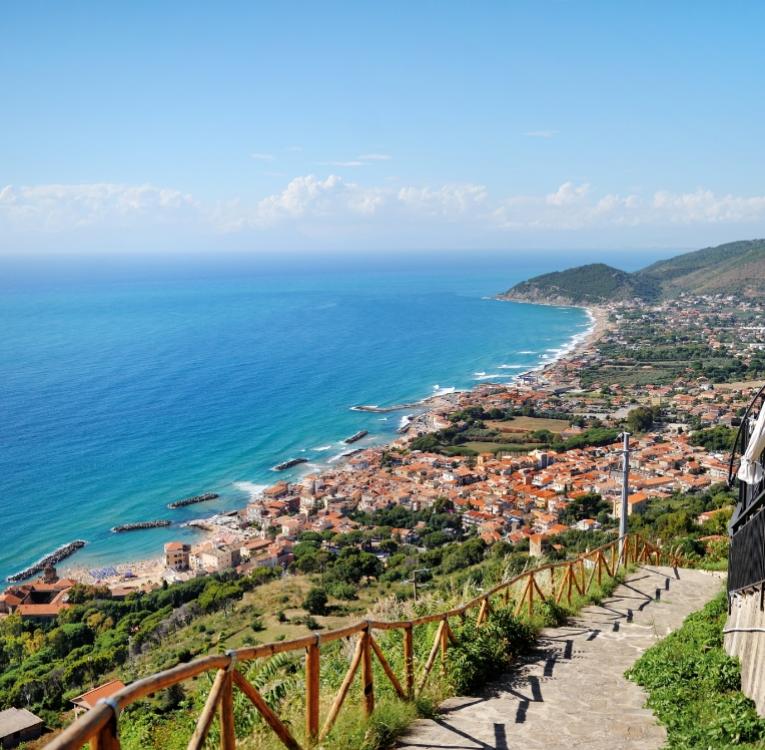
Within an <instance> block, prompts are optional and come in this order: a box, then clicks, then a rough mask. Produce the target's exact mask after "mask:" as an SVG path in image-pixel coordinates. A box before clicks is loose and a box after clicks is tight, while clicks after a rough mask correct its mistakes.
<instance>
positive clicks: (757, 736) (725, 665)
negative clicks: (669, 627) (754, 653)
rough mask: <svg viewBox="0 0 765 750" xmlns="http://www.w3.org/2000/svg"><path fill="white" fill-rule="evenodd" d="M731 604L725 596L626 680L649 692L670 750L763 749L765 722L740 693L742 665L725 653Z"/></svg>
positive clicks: (647, 656) (660, 646)
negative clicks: (740, 666) (690, 749)
mask: <svg viewBox="0 0 765 750" xmlns="http://www.w3.org/2000/svg"><path fill="white" fill-rule="evenodd" d="M726 618H727V600H726V597H725V594H720V595H719V596H718V597H716V598H715V599H713V600H712V601H711V602H710V603H709V604H707V605H706V607H704V608H703V609H702V610H701V611H699V612H695V613H693V614H692V615H690V616H689V617H687V618H686V620H685V622H684V623H683V626H682V627H681V628H679V629H678V630H676V631H675V632H674V633H672V634H670V635H669V636H667V637H666V638H665V639H664V640H662V641H660V642H659V643H657V644H656V645H655V646H653V647H652V648H650V649H649V650H648V651H646V652H645V653H644V654H643V656H641V657H640V659H638V661H637V662H636V663H635V665H634V666H633V667H632V669H630V670H629V671H628V672H627V676H628V677H629V678H630V679H632V680H634V681H635V682H637V683H638V684H639V685H642V686H643V687H644V688H645V689H646V690H647V691H648V705H649V706H650V707H651V708H652V709H653V710H654V712H655V713H656V715H657V717H658V718H659V720H660V721H661V722H662V723H663V724H665V725H666V727H667V735H668V741H669V745H668V746H669V747H670V748H676V749H677V750H681V749H682V750H685V748H695V747H698V748H705V749H706V750H722V749H723V748H729V747H732V746H735V747H742V746H744V747H746V746H749V744H748V743H755V745H754V746H756V747H761V746H762V745H761V743H762V742H763V740H765V719H762V718H760V717H759V716H758V715H757V712H756V710H755V706H754V703H753V702H752V701H751V700H749V699H748V698H747V697H746V696H745V695H743V694H742V693H741V691H740V687H741V676H740V671H739V665H738V662H737V661H736V660H735V659H732V658H730V657H729V656H728V655H727V654H726V653H725V651H723V647H722V646H723V637H722V629H723V626H724V624H725V620H726Z"/></svg>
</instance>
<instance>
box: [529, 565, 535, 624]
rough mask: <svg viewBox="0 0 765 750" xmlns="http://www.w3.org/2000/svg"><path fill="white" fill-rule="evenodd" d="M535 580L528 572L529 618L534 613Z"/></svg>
mask: <svg viewBox="0 0 765 750" xmlns="http://www.w3.org/2000/svg"><path fill="white" fill-rule="evenodd" d="M535 585H536V581H535V580H534V574H533V573H529V618H531V617H532V615H533V614H534V586H535Z"/></svg>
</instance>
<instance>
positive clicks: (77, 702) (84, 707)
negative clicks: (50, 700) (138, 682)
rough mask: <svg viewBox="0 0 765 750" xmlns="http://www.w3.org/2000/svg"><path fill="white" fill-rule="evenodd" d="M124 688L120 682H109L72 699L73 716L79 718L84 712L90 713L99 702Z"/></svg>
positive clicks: (123, 684)
mask: <svg viewBox="0 0 765 750" xmlns="http://www.w3.org/2000/svg"><path fill="white" fill-rule="evenodd" d="M124 687H125V683H124V682H122V680H110V681H109V682H105V683H104V684H103V685H99V686H98V687H97V688H93V689H92V690H88V692H87V693H83V694H82V695H78V696H77V697H76V698H72V700H71V703H72V705H73V706H74V715H75V716H79V715H80V714H81V713H84V712H85V711H90V709H91V708H94V707H95V706H96V704H97V703H98V702H99V701H100V700H103V699H105V698H111V697H112V696H113V695H114V694H115V693H118V692H119V691H120V690H122V688H124Z"/></svg>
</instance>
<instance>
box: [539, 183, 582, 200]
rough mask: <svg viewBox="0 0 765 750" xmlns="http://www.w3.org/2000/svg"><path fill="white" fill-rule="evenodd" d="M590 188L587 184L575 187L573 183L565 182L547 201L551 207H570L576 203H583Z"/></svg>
mask: <svg viewBox="0 0 765 750" xmlns="http://www.w3.org/2000/svg"><path fill="white" fill-rule="evenodd" d="M589 189H590V186H589V185H588V184H587V183H584V184H582V185H574V183H573V182H564V183H563V184H562V185H561V186H560V187H559V188H558V189H557V190H556V191H555V192H554V193H550V194H549V195H548V196H547V197H546V198H545V200H546V201H547V203H549V204H550V205H551V206H570V205H572V204H574V203H581V202H582V201H583V200H584V199H585V197H586V195H587V193H588V192H589Z"/></svg>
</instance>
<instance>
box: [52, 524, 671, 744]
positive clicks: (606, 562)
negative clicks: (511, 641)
mask: <svg viewBox="0 0 765 750" xmlns="http://www.w3.org/2000/svg"><path fill="white" fill-rule="evenodd" d="M662 561H665V562H668V563H669V564H670V565H672V566H673V567H677V565H678V564H679V560H678V558H677V557H676V556H675V555H673V554H672V553H667V552H666V551H662V550H661V549H659V548H658V547H656V546H654V545H652V544H650V543H649V542H647V541H645V540H644V539H642V538H641V537H639V536H636V535H627V536H626V537H624V538H623V539H622V540H617V539H615V540H614V541H612V542H610V543H609V544H606V545H604V546H602V547H599V548H597V549H595V550H592V551H590V552H587V553H585V554H583V555H581V556H580V557H578V558H576V559H574V560H565V561H560V562H554V563H549V564H547V565H543V566H541V567H539V568H534V569H533V570H527V571H524V572H523V573H521V574H520V575H517V576H515V577H514V578H511V579H510V580H508V581H504V582H502V583H500V584H498V585H496V586H494V587H493V588H492V589H490V590H489V591H486V592H484V593H482V594H481V595H480V596H477V597H475V598H474V599H471V600H470V601H469V602H467V603H465V604H463V605H461V606H459V607H455V608H454V609H450V610H449V611H447V612H441V613H438V614H431V615H425V616H422V617H418V618H415V619H412V620H403V621H398V622H383V621H376V620H366V621H363V622H358V623H355V624H353V625H348V626H347V627H344V628H340V629H338V630H332V631H329V632H326V633H321V634H312V635H307V636H305V637H302V638H296V639H294V640H290V641H280V642H275V643H268V644H265V645H260V646H253V647H245V648H240V649H236V650H232V651H228V652H227V653H226V654H220V655H212V656H206V657H204V658H201V659H197V660H196V661H193V662H190V663H187V664H179V665H178V666H176V667H173V668H172V669H168V670H166V671H164V672H159V673H158V674H154V675H151V676H150V677H145V678H143V679H141V680H137V681H136V682H133V683H131V684H130V685H127V686H126V687H125V688H123V689H122V690H120V691H119V692H118V693H116V694H115V695H114V696H113V697H112V698H110V699H108V700H106V701H102V702H100V703H99V704H98V705H96V706H95V707H94V708H93V709H91V710H90V711H88V712H87V713H86V714H84V715H83V716H81V717H80V718H79V719H77V720H76V721H75V722H74V723H73V724H71V725H70V726H69V727H68V728H67V729H65V730H64V731H63V732H62V733H61V734H60V735H58V736H57V737H56V738H55V739H53V740H52V741H51V742H50V743H48V744H47V745H46V750H79V749H80V748H81V747H82V746H83V745H84V744H86V743H88V742H89V743H90V748H91V750H119V747H120V742H119V736H118V731H117V724H118V720H119V715H120V713H121V712H122V710H123V709H124V708H125V707H126V706H129V705H130V704H132V703H134V702H135V701H138V700H140V699H142V698H146V697H148V696H151V695H153V694H154V693H157V692H159V691H160V690H164V689H166V688H168V687H170V686H172V685H177V684H180V683H182V682H184V681H185V680H189V679H191V678H193V677H196V676H198V675H201V674H204V673H214V674H215V677H214V680H213V683H212V688H211V689H210V693H209V695H208V698H207V701H206V703H205V705H204V708H203V709H202V712H201V713H200V715H199V718H198V720H197V723H196V727H195V729H194V732H193V734H192V736H191V739H190V740H189V743H188V748H189V750H198V749H199V748H202V747H203V746H204V744H205V741H206V739H207V736H208V733H209V731H210V728H211V726H212V723H213V721H214V719H215V717H216V715H217V716H218V717H219V734H220V747H221V750H233V748H235V747H236V734H235V726H234V709H233V694H234V688H237V689H238V690H240V691H241V692H242V693H243V694H244V695H245V696H247V698H248V699H249V700H250V701H251V702H252V704H253V705H254V706H255V708H256V709H257V711H258V712H259V713H260V715H261V716H262V717H263V720H264V721H265V723H266V724H267V725H268V726H269V727H270V728H271V730H272V731H273V732H274V733H275V734H276V736H277V737H278V738H279V740H281V742H282V744H284V746H285V747H287V748H289V749H290V750H301V745H300V743H299V742H298V741H297V740H296V739H295V737H294V736H293V733H292V732H291V730H290V727H289V726H288V725H287V723H285V722H284V721H282V719H280V718H279V716H277V714H276V713H275V712H274V711H273V709H272V708H271V707H270V706H269V705H268V703H267V702H266V700H265V699H264V697H263V696H262V695H261V693H260V692H259V691H258V690H257V689H256V688H255V687H254V686H253V685H252V684H251V682H249V681H248V680H247V678H246V677H245V676H244V675H243V674H242V673H241V671H239V670H238V669H237V666H238V665H240V664H243V663H246V662H249V661H252V660H254V659H264V658H268V657H271V656H274V655H275V654H280V653H285V652H292V651H301V650H302V651H305V696H306V698H305V737H306V740H305V746H306V747H311V746H313V745H315V744H316V743H317V742H319V741H321V740H323V739H324V738H325V737H326V736H327V735H328V734H329V732H330V731H331V730H332V727H333V726H334V724H335V721H336V719H337V717H338V715H339V713H340V711H341V709H342V707H343V703H344V702H345V699H346V697H347V696H348V693H349V690H350V687H351V684H352V682H353V679H354V677H355V676H356V673H357V672H358V670H359V669H360V670H361V685H362V705H363V711H364V713H365V714H366V715H367V716H369V715H371V714H372V712H373V711H374V707H375V689H374V673H373V668H372V666H373V659H377V660H378V662H379V663H380V666H381V667H382V670H383V672H384V674H385V675H386V676H387V678H388V680H390V683H391V684H392V686H393V689H394V690H395V693H396V694H397V695H398V697H399V698H400V699H401V700H411V699H412V698H414V697H415V695H417V694H419V693H420V692H421V691H422V690H423V689H424V688H425V686H426V684H427V681H428V677H429V676H430V674H431V671H432V669H433V666H434V664H435V662H436V660H437V659H438V657H439V654H440V658H441V662H442V664H443V665H445V664H446V660H447V658H448V649H449V646H450V645H451V644H453V643H455V642H456V639H455V634H454V632H453V631H452V628H451V627H450V625H449V621H450V620H453V619H454V618H456V617H459V618H461V619H462V620H464V619H465V618H466V617H467V616H468V614H469V613H470V612H472V611H473V610H476V609H477V610H478V613H477V615H476V624H477V625H481V624H482V623H483V622H484V621H486V619H487V618H488V616H489V614H490V613H491V611H492V608H493V607H494V606H496V601H495V600H496V599H497V598H500V601H501V602H502V603H503V604H504V606H511V599H514V597H513V596H512V593H513V590H514V589H520V591H521V592H522V593H521V594H520V596H519V597H518V598H517V599H514V601H515V610H514V611H515V614H516V616H517V615H520V614H521V613H524V614H526V615H528V616H529V617H531V616H533V614H534V606H535V603H536V602H544V601H554V602H556V603H560V602H562V601H563V599H564V598H565V599H566V601H567V602H568V603H570V602H571V600H572V597H575V596H576V594H579V595H580V596H586V595H587V594H588V592H590V589H591V588H592V586H593V583H594V582H597V584H600V583H601V582H602V580H603V577H604V575H605V576H608V577H610V578H613V577H615V576H616V575H617V573H618V571H619V570H620V569H621V568H624V567H625V566H628V565H631V564H636V563H642V562H647V563H653V564H659V563H660V562H662ZM545 579H546V580H545ZM545 588H547V589H548V591H547V593H545V591H544V589H545ZM493 602H494V603H493ZM435 622H438V628H437V630H436V632H435V637H434V639H433V645H432V647H431V649H430V652H429V654H428V657H427V659H426V661H425V663H424V665H423V666H422V669H421V672H420V674H419V679H418V680H417V681H416V684H415V677H416V666H417V665H416V664H415V658H414V645H413V644H414V630H415V628H417V627H420V626H423V625H428V624H431V623H435ZM385 630H400V631H402V632H403V671H404V674H403V675H402V676H401V677H399V676H398V675H396V673H395V671H394V670H393V668H392V667H391V665H390V663H389V660H388V659H387V658H386V656H385V654H384V653H383V650H382V648H381V646H380V644H379V643H378V641H377V640H376V639H375V636H374V632H375V631H385ZM352 636H356V643H355V649H354V651H353V656H352V658H351V661H350V666H349V667H348V671H347V672H346V674H345V677H344V678H343V681H342V684H341V685H340V689H339V691H338V693H337V695H336V696H335V697H334V700H333V701H332V703H331V705H330V708H329V711H328V712H327V715H326V717H325V719H324V723H323V724H321V721H320V719H321V717H320V715H319V714H320V700H319V699H320V686H319V671H320V663H321V653H322V646H325V645H327V644H329V643H332V642H334V641H338V640H340V639H342V638H349V637H352Z"/></svg>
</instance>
